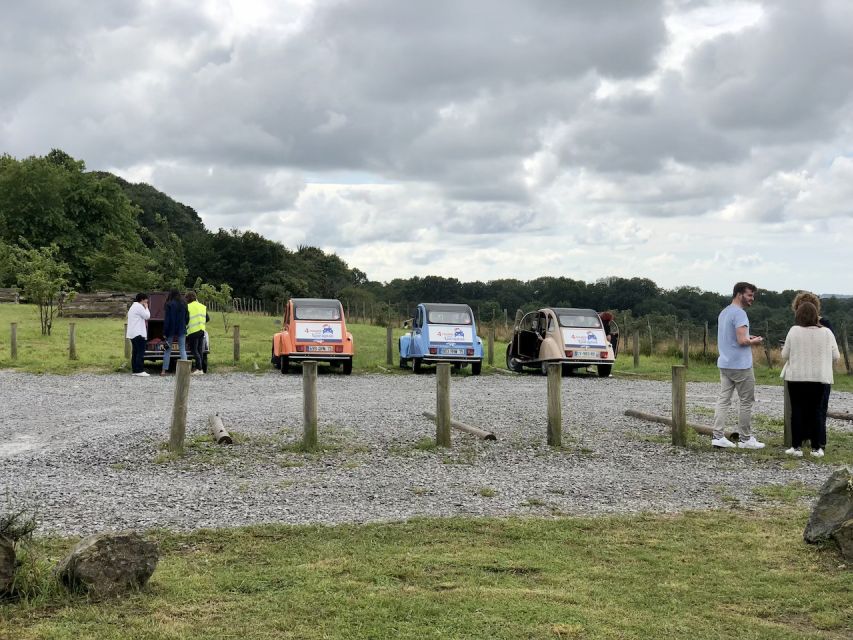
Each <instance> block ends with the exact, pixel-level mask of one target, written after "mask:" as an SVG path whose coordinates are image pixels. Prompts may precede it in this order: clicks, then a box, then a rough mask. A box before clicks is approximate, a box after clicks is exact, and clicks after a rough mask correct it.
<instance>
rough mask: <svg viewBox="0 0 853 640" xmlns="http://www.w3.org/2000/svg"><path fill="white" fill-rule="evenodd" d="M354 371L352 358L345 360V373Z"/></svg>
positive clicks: (346, 374)
mask: <svg viewBox="0 0 853 640" xmlns="http://www.w3.org/2000/svg"><path fill="white" fill-rule="evenodd" d="M351 373H352V358H350V359H349V360H344V375H345V376H348V375H349V374H351Z"/></svg>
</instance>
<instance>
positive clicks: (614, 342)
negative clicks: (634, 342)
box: [610, 333, 619, 358]
mask: <svg viewBox="0 0 853 640" xmlns="http://www.w3.org/2000/svg"><path fill="white" fill-rule="evenodd" d="M610 346H611V347H613V357H614V358H615V357H616V355H617V354H618V353H619V334H618V333H612V334H610Z"/></svg>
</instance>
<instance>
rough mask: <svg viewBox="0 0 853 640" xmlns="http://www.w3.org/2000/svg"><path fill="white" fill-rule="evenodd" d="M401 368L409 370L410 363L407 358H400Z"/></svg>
mask: <svg viewBox="0 0 853 640" xmlns="http://www.w3.org/2000/svg"><path fill="white" fill-rule="evenodd" d="M400 368H401V369H408V368H409V361H408V360H406V359H405V358H403V357H402V356H401V357H400Z"/></svg>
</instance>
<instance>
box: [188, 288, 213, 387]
mask: <svg viewBox="0 0 853 640" xmlns="http://www.w3.org/2000/svg"><path fill="white" fill-rule="evenodd" d="M186 298H187V303H188V304H187V311H188V312H189V314H190V321H189V323H188V324H187V351H189V352H190V353H191V354H192V357H193V358H194V359H195V371H193V375H199V376H200V375H203V374H204V367H203V366H202V357H203V356H202V351H204V331H205V327H206V323H208V322H210V316H209V315H208V314H207V307H205V306H204V305H203V304H202V303H201V302H199V301H198V296H197V295H196V293H195V291H187V295H186Z"/></svg>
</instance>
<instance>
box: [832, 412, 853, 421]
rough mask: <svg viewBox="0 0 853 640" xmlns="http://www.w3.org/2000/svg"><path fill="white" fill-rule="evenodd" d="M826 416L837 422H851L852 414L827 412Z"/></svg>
mask: <svg viewBox="0 0 853 640" xmlns="http://www.w3.org/2000/svg"><path fill="white" fill-rule="evenodd" d="M826 416H827V417H828V418H837V419H838V420H853V413H844V412H843V411H827V412H826Z"/></svg>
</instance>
